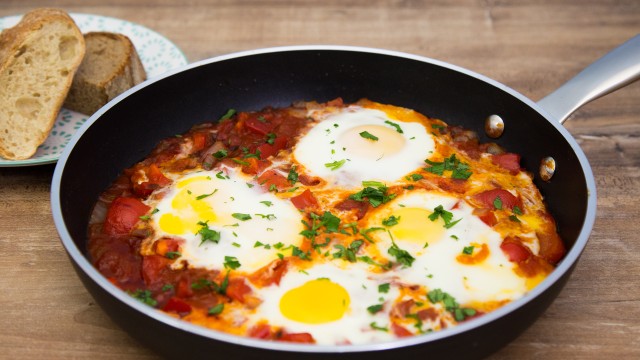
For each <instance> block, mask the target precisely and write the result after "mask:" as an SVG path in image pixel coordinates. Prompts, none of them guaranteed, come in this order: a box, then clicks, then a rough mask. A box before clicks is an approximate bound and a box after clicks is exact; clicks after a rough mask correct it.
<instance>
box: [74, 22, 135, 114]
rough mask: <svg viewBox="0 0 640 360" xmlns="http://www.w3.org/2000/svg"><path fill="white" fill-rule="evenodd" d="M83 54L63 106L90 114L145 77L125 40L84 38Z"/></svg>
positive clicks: (97, 34)
mask: <svg viewBox="0 0 640 360" xmlns="http://www.w3.org/2000/svg"><path fill="white" fill-rule="evenodd" d="M84 39H85V43H86V48H87V52H86V54H85V57H84V60H83V61H82V64H81V65H80V68H79V69H78V72H77V73H76V76H75V78H74V79H73V85H72V86H71V90H69V94H68V95H67V99H66V101H65V103H64V107H65V108H67V109H71V110H75V111H78V112H81V113H83V114H87V115H91V114H93V113H94V112H96V111H98V109H100V108H101V107H102V106H104V105H105V104H106V103H108V102H109V101H111V100H112V99H113V98H115V97H116V96H118V95H120V94H121V93H123V92H124V91H126V90H128V89H129V88H131V87H133V86H134V85H137V84H139V83H141V82H143V81H144V80H145V79H146V77H147V75H146V73H145V71H144V68H143V67H142V63H141V62H140V58H139V57H138V53H137V52H136V49H135V47H134V46H133V44H132V43H131V40H129V38H128V37H126V36H124V35H122V34H114V33H108V32H90V33H87V34H85V35H84Z"/></svg>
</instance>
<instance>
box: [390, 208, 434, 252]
mask: <svg viewBox="0 0 640 360" xmlns="http://www.w3.org/2000/svg"><path fill="white" fill-rule="evenodd" d="M393 215H394V216H395V217H397V218H400V220H399V221H398V224H397V225H394V226H392V227H391V228H390V229H389V230H390V231H391V234H392V235H393V237H394V238H395V239H396V240H401V241H410V242H416V243H420V244H424V243H425V242H428V243H433V242H435V241H437V240H439V239H440V238H441V237H442V233H443V232H444V230H445V229H444V227H443V226H442V221H431V220H430V219H429V215H431V211H429V210H426V209H421V208H410V207H404V208H400V209H398V210H395V211H394V212H393Z"/></svg>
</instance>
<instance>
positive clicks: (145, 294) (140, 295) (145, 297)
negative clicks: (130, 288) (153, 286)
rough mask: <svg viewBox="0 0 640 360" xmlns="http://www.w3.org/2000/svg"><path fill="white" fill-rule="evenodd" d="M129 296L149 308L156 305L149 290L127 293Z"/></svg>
mask: <svg viewBox="0 0 640 360" xmlns="http://www.w3.org/2000/svg"><path fill="white" fill-rule="evenodd" d="M129 295H131V296H132V297H133V298H134V299H136V300H138V301H140V302H142V303H144V304H147V305H149V306H152V307H155V306H156V305H158V302H157V301H156V299H154V298H153V296H152V295H151V291H150V290H140V289H138V290H136V291H134V292H129Z"/></svg>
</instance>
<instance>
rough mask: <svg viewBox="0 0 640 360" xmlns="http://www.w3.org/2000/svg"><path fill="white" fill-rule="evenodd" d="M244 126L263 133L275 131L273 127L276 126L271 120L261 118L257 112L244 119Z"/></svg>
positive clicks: (257, 132)
mask: <svg viewBox="0 0 640 360" xmlns="http://www.w3.org/2000/svg"><path fill="white" fill-rule="evenodd" d="M244 126H245V127H246V128H247V129H249V130H251V131H253V132H254V133H256V134H261V135H267V134H268V133H270V132H271V131H273V128H274V127H275V126H274V125H273V124H272V123H270V122H267V121H264V120H263V121H261V120H259V119H258V116H257V115H255V114H249V116H248V117H247V119H246V120H245V121H244Z"/></svg>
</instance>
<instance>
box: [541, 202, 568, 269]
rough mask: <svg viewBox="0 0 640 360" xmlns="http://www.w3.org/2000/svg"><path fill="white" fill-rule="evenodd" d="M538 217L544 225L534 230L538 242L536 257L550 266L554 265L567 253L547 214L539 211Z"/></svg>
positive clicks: (553, 222) (554, 224) (553, 221)
mask: <svg viewBox="0 0 640 360" xmlns="http://www.w3.org/2000/svg"><path fill="white" fill-rule="evenodd" d="M538 215H539V216H540V218H542V219H544V223H543V224H542V225H541V226H540V228H539V229H538V230H536V236H538V240H539V242H540V251H539V253H538V255H539V256H540V257H541V258H543V259H545V260H547V261H548V262H549V263H551V264H556V263H557V262H558V261H560V259H562V258H563V257H564V255H565V254H566V253H567V249H566V248H565V246H564V243H563V242H562V239H561V238H560V236H559V235H558V232H557V230H556V222H555V220H554V219H553V217H551V215H550V214H549V213H546V212H543V211H539V212H538Z"/></svg>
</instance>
